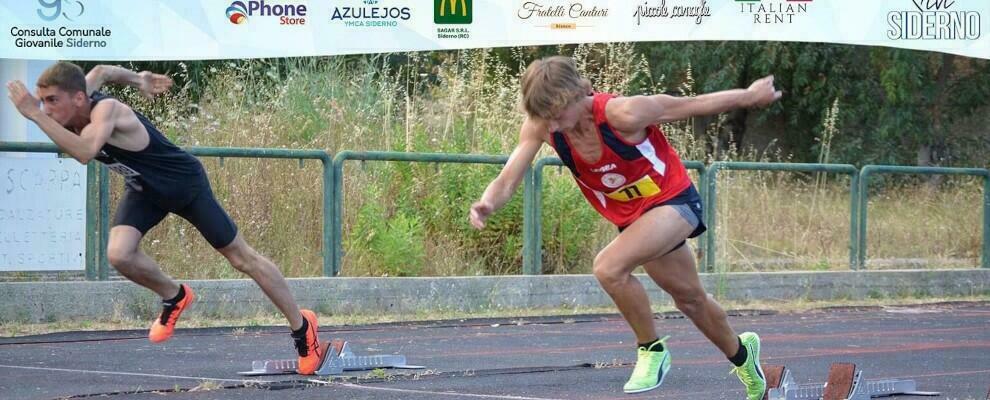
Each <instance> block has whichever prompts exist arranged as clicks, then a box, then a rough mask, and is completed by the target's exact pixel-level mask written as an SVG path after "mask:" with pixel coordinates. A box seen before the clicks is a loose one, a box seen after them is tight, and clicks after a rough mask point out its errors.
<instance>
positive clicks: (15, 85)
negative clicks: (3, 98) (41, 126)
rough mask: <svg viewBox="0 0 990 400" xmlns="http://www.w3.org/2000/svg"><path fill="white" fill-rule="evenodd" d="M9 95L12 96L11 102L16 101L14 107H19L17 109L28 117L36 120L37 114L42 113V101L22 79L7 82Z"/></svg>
mask: <svg viewBox="0 0 990 400" xmlns="http://www.w3.org/2000/svg"><path fill="white" fill-rule="evenodd" d="M7 97H9V98H10V102H11V103H14V107H17V111H18V112H20V113H21V115H23V116H24V117H25V118H27V119H30V120H34V118H35V117H36V116H38V115H41V114H42V111H41V106H40V103H41V102H40V101H38V99H37V98H36V97H34V96H33V95H32V94H31V92H30V91H28V89H27V87H25V86H24V83H22V82H21V81H10V82H7Z"/></svg>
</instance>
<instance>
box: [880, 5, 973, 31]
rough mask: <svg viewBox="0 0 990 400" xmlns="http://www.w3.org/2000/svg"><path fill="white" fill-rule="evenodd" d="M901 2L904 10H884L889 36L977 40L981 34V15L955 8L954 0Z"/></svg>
mask: <svg viewBox="0 0 990 400" xmlns="http://www.w3.org/2000/svg"><path fill="white" fill-rule="evenodd" d="M904 3H906V4H905V6H906V7H905V9H904V10H895V11H891V12H889V13H887V25H888V26H890V29H888V30H887V38H888V39H891V40H976V39H979V38H980V36H981V35H982V33H983V32H981V30H980V29H981V28H980V27H981V25H982V22H981V18H982V15H980V13H979V12H977V11H972V10H959V9H954V8H953V6H955V4H956V2H955V0H904ZM912 5H913V6H914V7H911V6H912Z"/></svg>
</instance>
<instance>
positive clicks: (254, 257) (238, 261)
mask: <svg viewBox="0 0 990 400" xmlns="http://www.w3.org/2000/svg"><path fill="white" fill-rule="evenodd" d="M234 243H235V245H234V246H233V247H232V246H228V247H226V248H224V249H223V250H222V251H221V253H223V255H224V257H227V261H228V262H230V266H232V267H234V269H236V270H238V271H240V272H243V273H245V274H248V275H251V274H253V273H255V272H257V271H258V270H259V268H261V267H262V263H261V262H260V261H261V255H260V254H258V252H257V251H255V250H254V249H252V248H251V247H250V246H248V245H247V244H246V243H244V242H243V241H240V243H239V244H237V243H238V242H234Z"/></svg>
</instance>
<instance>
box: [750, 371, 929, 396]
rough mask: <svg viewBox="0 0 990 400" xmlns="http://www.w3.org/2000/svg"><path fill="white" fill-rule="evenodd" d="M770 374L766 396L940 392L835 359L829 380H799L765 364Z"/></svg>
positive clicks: (882, 394)
mask: <svg viewBox="0 0 990 400" xmlns="http://www.w3.org/2000/svg"><path fill="white" fill-rule="evenodd" d="M763 373H764V374H766V378H767V393H766V395H764V397H763V399H764V400H870V399H871V398H874V397H887V396H898V395H903V396H939V395H940V394H941V393H939V392H921V391H918V389H917V384H916V383H915V381H913V380H904V379H881V380H866V379H864V378H863V371H860V370H858V369H857V368H856V364H849V363H835V364H832V366H831V367H830V368H829V371H828V381H827V382H825V383H810V384H798V383H797V382H795V380H794V377H793V376H791V371H790V370H788V369H787V368H786V367H784V366H774V365H768V366H766V367H764V368H763Z"/></svg>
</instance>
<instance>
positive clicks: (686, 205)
mask: <svg viewBox="0 0 990 400" xmlns="http://www.w3.org/2000/svg"><path fill="white" fill-rule="evenodd" d="M663 206H671V207H672V208H673V209H675V210H677V213H679V214H681V217H683V218H684V220H685V221H687V223H688V224H690V225H691V226H692V227H694V231H692V232H691V234H690V235H688V238H689V239H690V238H696V237H698V236H701V234H702V233H705V231H706V230H708V227H706V226H705V213H704V208H703V206H702V205H701V195H700V194H699V193H698V189H696V188H695V187H694V184H691V186H688V188H687V189H684V191H682V192H681V193H679V194H678V195H677V196H674V198H672V199H670V200H667V201H665V202H663V203H660V204H656V205H654V206H652V207H650V208H648V209H646V210H645V211H643V213H644V214H645V213H646V212H647V211H650V210H652V209H654V208H657V207H663ZM627 227H629V225H626V226H620V227H619V232H622V231H623V230H625V229H626V228H627ZM678 247H680V246H678Z"/></svg>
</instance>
